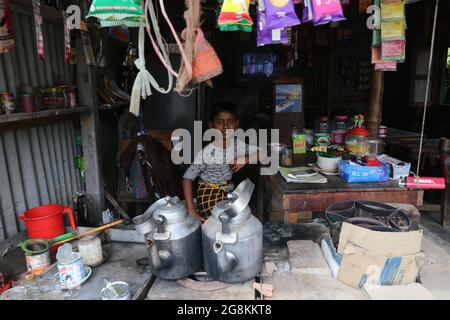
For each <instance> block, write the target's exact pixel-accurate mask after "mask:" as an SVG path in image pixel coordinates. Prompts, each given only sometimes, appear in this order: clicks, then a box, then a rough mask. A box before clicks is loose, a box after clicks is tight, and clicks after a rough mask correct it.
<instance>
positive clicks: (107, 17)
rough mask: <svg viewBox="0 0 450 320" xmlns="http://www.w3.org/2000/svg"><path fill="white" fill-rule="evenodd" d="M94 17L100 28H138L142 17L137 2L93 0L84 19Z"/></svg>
mask: <svg viewBox="0 0 450 320" xmlns="http://www.w3.org/2000/svg"><path fill="white" fill-rule="evenodd" d="M89 17H95V18H97V19H99V20H100V25H101V26H102V27H111V26H119V25H126V26H128V27H139V25H140V20H142V18H143V17H144V12H143V11H142V9H141V1H139V0H94V1H93V2H92V4H91V6H90V8H89V13H88V14H87V16H86V18H89Z"/></svg>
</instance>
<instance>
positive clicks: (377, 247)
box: [322, 223, 423, 288]
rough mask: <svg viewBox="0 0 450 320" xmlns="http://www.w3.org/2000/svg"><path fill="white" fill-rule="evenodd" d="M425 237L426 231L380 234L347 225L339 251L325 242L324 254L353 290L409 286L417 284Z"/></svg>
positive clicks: (343, 227) (341, 236)
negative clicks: (369, 287) (374, 286)
mask: <svg viewBox="0 0 450 320" xmlns="http://www.w3.org/2000/svg"><path fill="white" fill-rule="evenodd" d="M422 237H423V231H422V230H418V231H409V232H380V231H372V230H368V229H365V228H361V227H357V226H354V225H352V224H348V223H343V224H342V229H341V234H340V237H339V247H338V250H337V251H336V249H335V248H334V247H333V246H332V244H331V241H329V240H328V241H323V243H322V247H323V248H322V250H324V253H325V252H326V254H325V257H326V260H327V262H328V263H329V264H330V267H331V266H332V265H334V269H335V270H334V271H333V274H334V275H336V277H337V279H338V280H340V281H342V282H343V283H345V284H347V285H349V286H352V287H354V288H362V287H363V286H364V285H366V284H371V285H382V286H389V285H406V284H410V283H414V282H416V278H417V275H418V273H419V268H420V266H421V262H422V261H423V254H422V253H421V244H422ZM336 265H338V266H339V267H338V269H337V270H336ZM332 269H333V268H332Z"/></svg>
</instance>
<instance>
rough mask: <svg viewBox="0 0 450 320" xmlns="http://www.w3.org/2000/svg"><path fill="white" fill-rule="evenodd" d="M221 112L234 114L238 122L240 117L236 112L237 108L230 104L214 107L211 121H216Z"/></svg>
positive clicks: (216, 104) (224, 103) (219, 104)
mask: <svg viewBox="0 0 450 320" xmlns="http://www.w3.org/2000/svg"><path fill="white" fill-rule="evenodd" d="M221 112H228V113H230V114H232V115H233V116H234V117H235V118H236V120H239V116H238V113H237V111H236V107H235V105H234V104H232V103H228V102H219V103H215V104H214V105H213V106H212V110H211V116H210V120H211V121H214V119H215V118H216V117H217V116H218V115H219V113H221Z"/></svg>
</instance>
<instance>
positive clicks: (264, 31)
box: [256, 0, 289, 47]
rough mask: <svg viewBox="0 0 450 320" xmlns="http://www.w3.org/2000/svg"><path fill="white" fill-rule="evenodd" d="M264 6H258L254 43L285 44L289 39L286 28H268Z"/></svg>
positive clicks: (259, 44)
mask: <svg viewBox="0 0 450 320" xmlns="http://www.w3.org/2000/svg"><path fill="white" fill-rule="evenodd" d="M261 1H263V0H261ZM261 9H264V6H260V7H258V10H257V14H258V25H257V28H256V29H257V36H256V45H257V46H258V47H261V46H265V45H269V44H287V43H288V41H289V39H288V36H287V30H286V29H269V28H267V25H266V15H265V12H264V11H261Z"/></svg>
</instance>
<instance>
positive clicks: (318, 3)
mask: <svg viewBox="0 0 450 320" xmlns="http://www.w3.org/2000/svg"><path fill="white" fill-rule="evenodd" d="M311 4H312V11H313V22H314V25H315V26H317V25H321V24H326V23H329V22H337V21H341V20H345V17H344V12H343V10H342V6H341V2H340V0H329V1H323V0H311Z"/></svg>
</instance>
